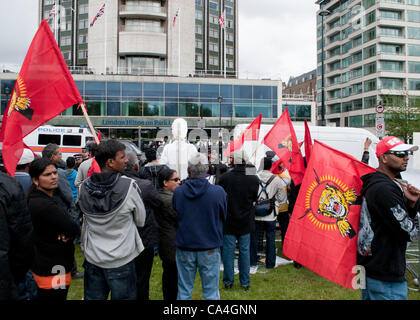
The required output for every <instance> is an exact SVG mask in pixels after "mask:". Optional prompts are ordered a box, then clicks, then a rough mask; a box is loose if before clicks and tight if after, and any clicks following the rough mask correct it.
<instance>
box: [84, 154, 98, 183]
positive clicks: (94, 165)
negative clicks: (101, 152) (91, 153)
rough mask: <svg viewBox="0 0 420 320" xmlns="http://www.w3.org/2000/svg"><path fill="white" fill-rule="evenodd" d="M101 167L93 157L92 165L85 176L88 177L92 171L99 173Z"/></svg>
mask: <svg viewBox="0 0 420 320" xmlns="http://www.w3.org/2000/svg"><path fill="white" fill-rule="evenodd" d="M100 172H101V167H99V164H98V162H97V161H96V159H95V157H93V159H92V165H91V166H90V168H89V170H88V173H87V174H86V178H89V177H90V176H91V175H93V174H94V173H100Z"/></svg>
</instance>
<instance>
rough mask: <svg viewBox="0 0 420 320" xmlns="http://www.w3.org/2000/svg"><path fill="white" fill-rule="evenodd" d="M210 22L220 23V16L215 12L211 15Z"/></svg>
mask: <svg viewBox="0 0 420 320" xmlns="http://www.w3.org/2000/svg"><path fill="white" fill-rule="evenodd" d="M209 22H210V23H213V24H219V17H218V16H215V15H214V14H210V15H209Z"/></svg>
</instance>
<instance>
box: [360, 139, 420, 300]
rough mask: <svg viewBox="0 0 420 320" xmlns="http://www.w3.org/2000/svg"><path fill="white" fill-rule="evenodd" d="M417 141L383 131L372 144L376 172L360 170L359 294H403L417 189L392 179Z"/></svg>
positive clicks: (398, 297)
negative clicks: (361, 271) (362, 272)
mask: <svg viewBox="0 0 420 320" xmlns="http://www.w3.org/2000/svg"><path fill="white" fill-rule="evenodd" d="M416 150H418V146H413V145H408V144H405V143H404V142H402V141H401V140H400V139H398V138H396V137H392V136H390V137H386V138H384V139H383V140H381V141H380V142H379V143H378V145H377V147H376V156H377V157H378V162H379V167H378V168H377V172H374V173H369V174H367V175H365V176H363V177H362V178H361V179H362V181H363V187H362V195H363V197H364V200H363V203H362V211H361V218H360V225H359V234H358V253H359V255H358V264H359V265H362V266H363V267H364V269H365V275H366V278H365V284H366V287H365V288H364V289H363V290H362V299H363V300H383V299H390V300H401V299H402V300H405V299H407V282H406V280H405V277H404V274H405V268H406V261H405V253H406V248H407V242H409V241H413V240H415V239H416V238H417V236H418V219H417V217H416V215H417V212H418V210H419V207H420V202H419V198H420V191H419V190H418V189H416V188H415V187H413V186H411V185H407V184H402V183H400V182H398V180H396V178H397V177H399V175H400V172H403V171H405V170H406V168H407V163H408V156H409V154H410V153H411V152H412V151H416Z"/></svg>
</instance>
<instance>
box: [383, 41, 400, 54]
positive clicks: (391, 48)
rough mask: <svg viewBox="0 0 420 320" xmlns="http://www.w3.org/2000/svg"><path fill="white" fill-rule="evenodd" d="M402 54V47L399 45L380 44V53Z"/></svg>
mask: <svg viewBox="0 0 420 320" xmlns="http://www.w3.org/2000/svg"><path fill="white" fill-rule="evenodd" d="M402 52H403V46H402V45H401V44H391V43H381V52H380V53H385V54H396V55H400V54H402Z"/></svg>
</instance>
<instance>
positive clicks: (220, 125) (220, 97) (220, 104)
mask: <svg viewBox="0 0 420 320" xmlns="http://www.w3.org/2000/svg"><path fill="white" fill-rule="evenodd" d="M217 101H218V102H219V130H221V129H222V102H223V97H222V96H218V97H217Z"/></svg>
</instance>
